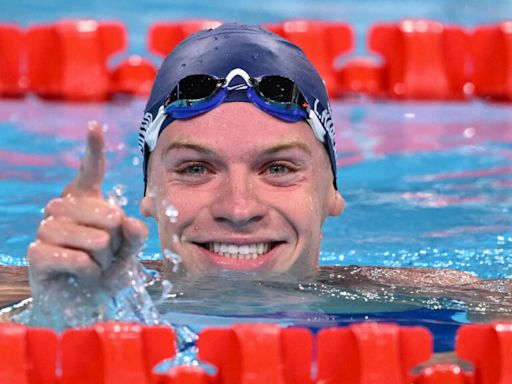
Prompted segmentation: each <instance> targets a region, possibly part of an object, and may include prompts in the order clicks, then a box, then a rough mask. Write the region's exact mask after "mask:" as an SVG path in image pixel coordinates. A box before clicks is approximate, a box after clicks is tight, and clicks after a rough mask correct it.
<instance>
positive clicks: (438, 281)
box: [320, 266, 482, 287]
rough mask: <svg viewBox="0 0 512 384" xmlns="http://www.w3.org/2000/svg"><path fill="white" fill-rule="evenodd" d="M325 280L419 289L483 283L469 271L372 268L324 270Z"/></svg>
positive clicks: (321, 273) (331, 268)
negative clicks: (331, 279)
mask: <svg viewBox="0 0 512 384" xmlns="http://www.w3.org/2000/svg"><path fill="white" fill-rule="evenodd" d="M320 275H321V276H322V278H323V279H325V278H327V279H328V278H329V276H330V277H331V278H333V279H335V280H338V281H339V280H340V279H341V280H345V281H347V282H373V283H379V284H386V285H395V284H396V285H401V286H415V287H447V286H468V285H473V284H476V285H478V284H479V283H480V282H482V280H481V279H480V278H479V277H477V276H475V275H473V274H471V273H468V272H463V271H456V270H453V269H437V268H395V267H372V266H343V267H321V268H320Z"/></svg>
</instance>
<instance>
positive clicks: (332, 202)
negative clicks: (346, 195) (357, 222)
mask: <svg viewBox="0 0 512 384" xmlns="http://www.w3.org/2000/svg"><path fill="white" fill-rule="evenodd" d="M328 208H329V215H330V216H339V215H341V213H342V212H343V211H344V210H345V199H343V196H341V194H340V193H339V192H338V191H337V190H336V189H334V187H333V188H332V192H331V196H330V197H329V207H328Z"/></svg>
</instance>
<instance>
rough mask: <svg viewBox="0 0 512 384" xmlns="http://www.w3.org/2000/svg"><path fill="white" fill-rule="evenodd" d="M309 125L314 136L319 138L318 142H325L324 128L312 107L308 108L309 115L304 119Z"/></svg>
mask: <svg viewBox="0 0 512 384" xmlns="http://www.w3.org/2000/svg"><path fill="white" fill-rule="evenodd" d="M306 120H307V122H308V124H309V126H310V127H311V129H312V130H313V134H314V135H315V137H316V138H317V139H318V140H320V142H322V143H325V129H324V126H323V125H322V123H321V122H320V119H319V118H318V116H317V115H316V113H315V111H313V110H312V109H310V110H309V116H308V118H307V119H306Z"/></svg>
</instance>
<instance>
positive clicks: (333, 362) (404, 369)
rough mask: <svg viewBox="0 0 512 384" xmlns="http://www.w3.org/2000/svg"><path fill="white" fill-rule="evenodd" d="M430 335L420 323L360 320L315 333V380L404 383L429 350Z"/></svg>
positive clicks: (326, 383)
mask: <svg viewBox="0 0 512 384" xmlns="http://www.w3.org/2000/svg"><path fill="white" fill-rule="evenodd" d="M432 348H433V346H432V335H431V334H430V333H429V331H428V330H427V329H425V328H421V327H399V326H398V325H395V324H379V323H361V324H355V325H351V326H349V327H347V328H332V329H325V330H322V331H320V333H319V334H318V381H317V382H318V383H322V384H343V383H353V384H380V383H382V382H383V380H384V379H385V382H386V384H405V383H409V382H410V379H411V375H410V371H411V369H412V368H414V367H415V366H416V365H418V364H420V363H422V362H424V361H426V360H428V359H429V358H430V356H431V354H432Z"/></svg>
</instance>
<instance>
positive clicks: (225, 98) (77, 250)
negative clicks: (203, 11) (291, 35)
mask: <svg viewBox="0 0 512 384" xmlns="http://www.w3.org/2000/svg"><path fill="white" fill-rule="evenodd" d="M139 140H140V145H141V149H142V154H143V158H144V161H143V171H144V185H145V187H144V198H143V200H142V202H141V207H140V209H141V212H142V214H143V215H144V216H146V217H152V218H154V219H155V220H156V222H157V224H158V235H159V239H160V244H161V248H162V250H170V251H171V252H173V253H176V254H178V255H180V256H181V258H182V260H183V267H184V268H183V269H181V271H184V272H186V274H187V275H188V276H192V277H194V276H198V277H199V276H204V275H207V274H209V273H210V272H212V271H218V270H224V271H225V270H228V271H233V272H234V273H244V274H251V275H255V276H258V277H261V278H266V277H271V276H275V275H283V274H285V275H288V276H294V277H296V278H299V279H302V278H306V277H310V276H314V275H315V274H317V273H318V271H319V270H320V268H319V266H318V262H319V254H320V243H321V239H322V225H323V223H324V221H325V220H326V218H327V217H329V216H337V215H340V214H341V213H342V212H343V210H344V207H345V202H344V200H343V197H342V196H341V194H340V191H339V188H338V184H337V180H336V156H335V137H334V129H333V126H332V119H331V113H330V105H329V100H328V96H327V93H326V89H325V86H324V83H323V81H322V79H321V78H320V76H319V74H318V73H317V71H316V70H315V69H314V67H313V66H312V64H311V63H310V62H309V61H308V60H307V59H306V57H305V56H304V54H303V52H302V51H301V50H300V49H299V48H298V47H296V46H295V45H293V44H291V43H290V42H288V41H286V40H284V39H282V38H281V37H278V36H277V35H274V34H272V33H270V32H268V31H266V30H264V29H261V28H259V27H252V26H245V25H239V24H224V25H222V26H220V27H218V28H217V29H214V30H208V31H202V32H199V33H197V34H194V35H192V36H190V37H189V38H187V39H186V40H185V41H183V42H182V43H181V44H180V45H178V46H177V47H176V48H175V49H174V50H173V51H172V52H171V53H170V54H169V56H168V57H167V58H166V59H165V61H164V62H163V64H162V66H161V68H160V70H159V72H158V75H157V77H156V79H155V83H154V86H153V89H152V92H151V95H150V98H149V101H148V103H147V106H146V111H145V114H144V118H143V121H142V124H141V129H140V139H139ZM104 145H105V144H104V137H103V132H102V129H101V127H100V125H99V124H98V123H96V122H93V123H90V125H89V131H88V137H87V148H86V152H85V156H84V159H83V162H82V166H81V168H80V170H79V172H78V174H77V176H76V178H75V179H74V180H73V181H72V182H71V183H70V184H69V185H68V186H67V187H66V188H65V190H64V192H63V194H62V196H61V197H59V198H56V199H54V200H52V201H50V202H49V203H48V205H47V206H46V208H45V210H44V219H43V220H42V222H41V224H40V227H39V230H38V232H37V237H36V239H35V241H34V242H33V243H32V244H31V245H30V247H29V249H28V252H27V259H28V261H29V265H30V286H31V289H32V295H33V298H34V302H36V303H37V301H38V299H39V297H40V296H41V295H42V294H43V293H44V292H46V291H47V290H48V289H51V287H52V286H55V285H56V284H60V282H59V277H60V276H64V277H65V278H68V277H72V278H73V279H74V281H75V282H76V283H77V284H79V285H80V284H83V285H85V286H95V285H101V286H103V287H106V289H107V290H108V291H110V292H111V293H112V294H115V292H116V290H118V289H120V284H121V285H122V282H123V281H126V275H127V273H128V272H129V271H131V270H132V269H133V268H134V265H135V264H136V263H137V262H136V256H137V254H138V253H139V251H140V250H141V248H142V247H143V244H144V242H145V240H146V238H147V236H148V230H147V228H146V226H145V224H144V223H143V222H142V221H140V220H138V219H136V218H132V217H128V216H127V215H126V214H125V213H124V212H123V210H122V209H121V208H120V207H118V206H115V205H112V204H111V203H109V202H108V201H107V200H106V199H105V198H104V197H103V196H102V194H101V184H102V179H103V176H104V172H105V158H104V154H103V152H104ZM169 209H171V210H172V212H171V214H170V213H169ZM176 212H177V216H176V217H174V218H173V217H171V216H173V215H174V216H175V215H176ZM164 262H165V261H164ZM164 269H165V268H164ZM326 270H330V271H333V270H335V271H336V273H337V274H340V275H344V276H347V280H349V279H354V276H355V275H358V276H360V277H361V278H363V279H366V280H375V281H382V282H384V283H389V284H404V283H406V284H410V285H412V286H418V285H419V286H421V285H425V286H431V285H438V286H446V285H451V284H453V285H460V284H472V283H477V282H478V281H479V279H478V278H477V277H475V276H473V275H470V274H466V273H463V272H457V271H440V270H435V269H415V268H410V269H406V268H399V269H393V270H392V272H393V273H383V271H386V270H387V269H386V268H381V267H378V268H377V267H376V268H371V267H345V268H341V267H340V268H337V267H330V268H326ZM173 278H179V276H176V277H173ZM61 280H62V279H61Z"/></svg>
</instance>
